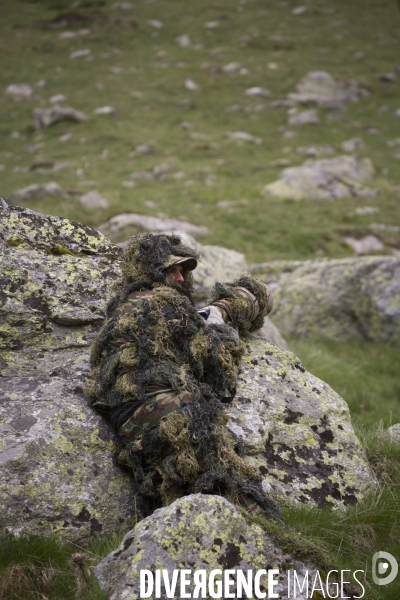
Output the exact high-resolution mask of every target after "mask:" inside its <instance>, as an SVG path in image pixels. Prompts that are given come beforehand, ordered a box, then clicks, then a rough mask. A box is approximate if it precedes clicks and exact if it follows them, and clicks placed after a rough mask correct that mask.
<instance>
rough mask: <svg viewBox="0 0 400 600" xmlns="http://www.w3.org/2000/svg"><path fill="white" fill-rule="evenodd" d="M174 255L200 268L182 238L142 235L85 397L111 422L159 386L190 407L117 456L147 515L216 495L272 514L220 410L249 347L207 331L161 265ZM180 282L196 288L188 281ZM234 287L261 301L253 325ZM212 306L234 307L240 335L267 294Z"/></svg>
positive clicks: (222, 328) (258, 287) (246, 283)
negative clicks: (192, 496) (196, 496)
mask: <svg viewBox="0 0 400 600" xmlns="http://www.w3.org/2000/svg"><path fill="white" fill-rule="evenodd" d="M170 255H174V256H183V257H193V258H196V259H198V255H197V254H196V253H195V252H194V251H192V250H191V249H190V248H188V247H187V246H184V245H182V244H181V241H180V238H179V237H177V236H171V235H164V234H159V235H152V234H147V233H146V234H140V235H138V236H135V237H134V238H133V239H132V242H131V243H130V245H129V247H128V248H127V250H126V252H125V254H124V260H123V274H124V275H123V278H121V279H120V280H119V281H118V283H117V286H116V292H117V293H116V295H115V296H114V298H113V299H112V300H111V301H110V302H109V305H108V310H107V314H108V317H109V318H108V320H107V322H106V323H105V325H104V326H103V327H102V329H101V330H100V332H99V334H98V336H97V338H96V340H95V342H94V344H93V346H92V356H91V364H92V372H91V380H90V382H89V384H88V386H87V395H88V397H89V399H90V402H91V403H92V405H93V406H95V407H96V408H98V409H100V410H103V411H106V412H107V411H110V409H111V410H113V409H115V408H116V407H119V406H123V405H124V404H125V403H130V402H134V401H136V402H139V403H146V401H149V398H148V391H147V390H148V388H149V386H151V385H152V384H154V382H158V383H160V382H161V383H162V384H163V385H164V387H166V388H168V389H170V390H172V392H173V393H176V394H179V393H183V392H185V393H186V395H187V396H188V397H189V398H190V401H189V402H187V403H186V404H185V405H184V406H181V408H180V409H178V410H175V411H174V412H171V413H170V414H168V415H166V416H164V417H163V418H162V419H161V421H160V422H159V423H157V424H156V425H153V426H151V427H147V428H145V429H144V430H143V431H141V432H140V435H137V436H136V437H135V439H134V440H133V441H131V442H130V443H129V444H128V445H127V447H126V448H125V449H124V450H123V452H122V453H121V457H122V458H123V460H124V461H125V462H126V464H127V465H128V466H129V467H131V468H132V469H133V471H134V475H135V482H136V486H137V493H138V501H139V506H140V508H141V510H142V511H143V512H144V513H146V512H149V511H151V510H154V508H156V507H158V506H160V504H164V505H165V504H169V503H170V502H172V501H173V500H175V499H176V498H177V497H179V496H182V495H185V494H188V493H192V492H195V493H196V492H206V493H219V494H222V495H224V496H226V497H227V498H229V499H230V500H232V501H234V502H238V501H239V499H240V498H239V497H240V496H243V495H247V496H249V495H250V496H251V497H252V498H254V499H255V500H256V501H257V503H258V504H259V505H260V506H262V507H263V508H264V510H265V511H267V512H270V511H271V509H272V511H273V510H274V506H273V504H272V503H271V501H270V500H269V498H268V497H267V496H266V494H265V493H264V492H263V491H262V487H261V477H260V474H259V473H258V471H257V469H256V468H254V467H253V466H251V465H250V464H249V463H248V462H247V461H245V460H244V459H243V458H242V457H241V452H240V447H239V445H238V443H237V440H236V438H235V437H234V436H233V434H232V433H230V432H229V431H228V430H227V429H226V427H225V424H226V417H225V416H224V415H223V413H222V410H221V400H226V398H227V397H228V398H232V397H233V396H234V394H235V387H236V375H237V368H238V366H239V363H240V359H241V356H242V354H243V342H242V341H241V340H240V339H239V337H238V335H237V332H236V330H235V329H234V328H233V327H231V326H229V325H225V324H221V325H211V326H206V323H205V321H204V319H203V318H202V317H201V316H200V315H199V314H198V312H197V310H196V308H195V307H194V306H193V304H192V302H191V299H190V297H188V296H187V295H185V294H184V293H180V292H179V291H178V290H177V289H174V288H173V287H169V286H168V285H166V281H165V272H164V271H163V265H164V264H165V262H166V261H167V259H168V257H169V256H170ZM183 274H184V279H185V281H188V282H189V284H190V283H191V274H190V273H187V272H184V273H183ZM237 286H240V287H241V288H245V289H248V291H250V292H251V293H252V294H253V295H254V296H255V297H256V298H257V300H258V304H259V308H260V310H261V313H260V316H259V317H257V319H256V321H254V322H253V323H251V322H250V321H249V318H250V317H249V315H250V314H251V310H249V300H248V299H247V298H245V297H243V294H242V295H241V294H240V293H238V292H237V289H236V288H237ZM146 290H151V293H150V294H148V295H146V296H143V297H141V298H140V300H139V301H137V300H136V301H134V302H133V303H130V299H131V298H132V292H135V293H137V292H144V291H146ZM214 300H216V301H218V300H222V301H223V300H228V301H229V304H230V311H231V314H232V324H233V325H235V326H237V327H238V328H239V329H240V330H243V331H252V330H254V329H258V328H259V327H260V323H261V325H262V319H263V317H262V314H263V313H264V312H265V308H266V304H267V299H266V288H265V286H264V285H263V284H262V283H260V282H258V281H257V280H255V279H254V278H251V277H242V278H241V279H239V280H238V281H237V282H235V283H234V284H225V285H223V286H222V285H217V286H216V288H215V290H214ZM253 316H254V315H253ZM116 340H117V341H119V345H118V344H117V345H115V341H116Z"/></svg>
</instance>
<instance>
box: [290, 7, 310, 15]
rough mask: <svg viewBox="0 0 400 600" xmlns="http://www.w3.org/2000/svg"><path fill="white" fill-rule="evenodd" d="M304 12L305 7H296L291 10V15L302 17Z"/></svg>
mask: <svg viewBox="0 0 400 600" xmlns="http://www.w3.org/2000/svg"><path fill="white" fill-rule="evenodd" d="M306 10H307V6H296V8H294V9H293V10H292V15H303V14H304V13H305V12H306Z"/></svg>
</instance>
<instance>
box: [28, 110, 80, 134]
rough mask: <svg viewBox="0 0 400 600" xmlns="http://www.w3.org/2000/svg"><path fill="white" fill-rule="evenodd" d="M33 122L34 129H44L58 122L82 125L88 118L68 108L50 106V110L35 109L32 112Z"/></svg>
mask: <svg viewBox="0 0 400 600" xmlns="http://www.w3.org/2000/svg"><path fill="white" fill-rule="evenodd" d="M33 120H34V123H35V129H37V130H39V129H44V128H45V127H50V126H51V125H54V124H55V123H58V122H59V121H75V122H76V123H83V122H85V121H87V120H88V117H87V116H86V115H85V114H84V113H82V112H79V111H77V110H74V109H73V108H70V107H69V106H58V105H55V106H52V108H35V109H34V111H33Z"/></svg>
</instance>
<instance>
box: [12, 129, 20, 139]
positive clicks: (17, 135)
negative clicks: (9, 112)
mask: <svg viewBox="0 0 400 600" xmlns="http://www.w3.org/2000/svg"><path fill="white" fill-rule="evenodd" d="M20 137H21V134H20V132H19V131H13V132H12V133H10V138H12V139H13V140H17V139H18V138H20Z"/></svg>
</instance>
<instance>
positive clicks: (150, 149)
mask: <svg viewBox="0 0 400 600" xmlns="http://www.w3.org/2000/svg"><path fill="white" fill-rule="evenodd" d="M135 152H137V153H138V154H154V152H155V150H154V146H152V145H151V144H139V146H136V148H135Z"/></svg>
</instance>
